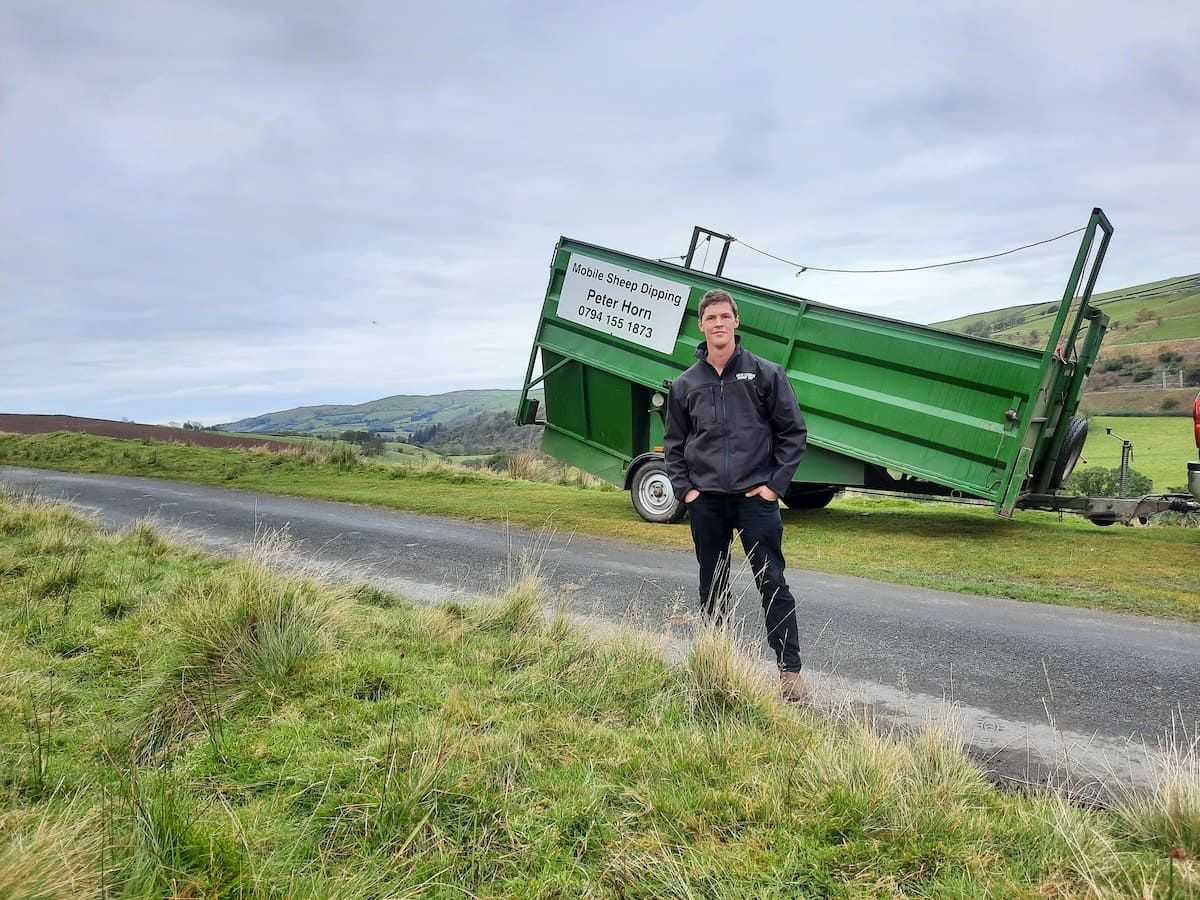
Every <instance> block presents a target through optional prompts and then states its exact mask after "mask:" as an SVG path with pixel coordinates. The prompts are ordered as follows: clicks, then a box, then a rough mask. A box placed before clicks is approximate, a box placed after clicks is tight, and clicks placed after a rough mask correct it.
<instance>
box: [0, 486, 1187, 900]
mask: <svg viewBox="0 0 1200 900" xmlns="http://www.w3.org/2000/svg"><path fill="white" fill-rule="evenodd" d="M279 549H280V547H279V545H278V544H276V543H273V542H272V540H270V539H268V540H267V541H266V542H264V544H262V545H261V546H260V548H259V552H258V553H257V556H256V559H254V560H251V561H247V560H241V561H233V560H228V559H220V560H219V559H214V558H211V557H208V556H205V555H202V554H199V553H196V552H194V551H191V550H188V549H186V548H182V547H178V546H175V545H172V544H169V543H167V542H165V541H164V540H163V539H162V538H161V537H160V536H158V535H157V534H156V533H155V532H154V531H153V530H152V529H151V528H150V527H149V526H147V525H145V524H142V525H139V526H137V527H134V528H132V529H130V530H128V531H125V532H123V533H117V534H103V533H100V532H99V531H98V530H97V529H96V527H95V526H94V525H92V524H91V523H89V522H87V521H85V520H84V519H82V518H81V517H79V516H77V515H75V514H73V513H71V512H69V511H67V510H65V509H63V508H56V507H50V506H39V505H36V504H29V503H26V502H21V501H18V500H15V499H13V498H11V497H0V573H2V574H3V576H4V577H3V578H0V658H2V659H3V676H2V677H0V897H13V898H16V897H22V898H26V897H62V898H66V897H71V898H99V897H168V896H169V897H231V898H232V897H310V896H319V897H354V898H375V897H380V898H382V897H464V898H465V897H512V896H541V897H571V898H575V897H609V896H611V897H647V898H650V897H653V898H662V897H679V898H690V897H755V898H759V897H798V896H806V897H808V896H812V897H816V896H820V897H864V896H878V897H896V896H921V897H934V896H937V897H968V896H970V897H981V896H995V897H1001V896H1003V897H1031V898H1032V897H1077V896H1085V895H1086V896H1097V897H1100V896H1104V897H1122V896H1126V897H1150V896H1174V897H1180V898H1182V897H1194V896H1198V895H1200V865H1198V864H1197V862H1196V859H1197V856H1198V855H1200V778H1197V774H1196V771H1195V766H1194V757H1191V756H1187V755H1186V750H1187V748H1184V747H1181V748H1179V753H1177V755H1176V757H1175V764H1174V765H1172V766H1169V767H1167V768H1166V769H1164V770H1163V772H1162V774H1161V778H1160V782H1159V784H1158V786H1157V787H1156V788H1155V790H1153V791H1152V792H1150V793H1148V794H1142V795H1136V796H1135V795H1132V794H1131V795H1128V796H1124V797H1119V798H1117V802H1116V804H1115V805H1114V806H1113V808H1112V809H1110V810H1108V811H1090V810H1086V809H1080V808H1076V807H1073V806H1072V805H1071V804H1069V803H1067V802H1066V801H1065V800H1063V799H1062V798H1061V797H1058V796H1056V795H1054V794H1052V793H1043V794H1037V795H1031V796H1030V795H1024V794H1016V793H1003V792H999V791H997V790H996V789H994V788H993V787H992V786H990V785H989V783H988V782H987V780H986V779H985V778H984V777H983V775H982V774H981V773H980V772H979V771H978V770H977V769H976V768H975V767H974V766H973V765H972V764H970V763H969V762H967V760H966V759H965V757H964V756H963V755H962V754H961V751H960V748H959V747H958V746H957V745H956V744H955V743H954V742H953V741H952V740H951V739H950V737H949V734H950V733H951V731H950V730H948V729H946V728H939V727H935V726H930V727H927V728H925V729H924V730H921V731H920V732H918V733H916V734H913V735H909V736H907V737H904V738H900V737H896V736H888V735H881V734H879V733H877V732H876V731H875V730H874V729H873V728H872V727H871V724H870V723H869V722H864V721H863V720H862V719H860V718H855V717H853V716H851V715H849V714H848V713H841V714H839V713H837V712H836V711H835V712H832V713H827V714H821V715H818V714H816V713H814V712H813V711H811V710H801V711H799V712H798V713H797V711H796V710H794V709H788V708H785V707H784V706H783V705H782V704H781V703H780V702H779V701H778V700H777V699H775V697H774V694H773V690H772V687H771V686H770V685H769V684H767V683H764V682H763V681H762V680H760V679H761V677H762V676H761V675H760V674H758V672H759V670H758V669H757V668H755V667H753V666H751V665H749V664H748V663H747V660H748V657H747V656H745V655H743V654H742V653H741V652H739V650H738V648H736V647H733V646H732V645H731V644H730V643H729V639H728V638H727V637H726V636H724V635H721V634H713V633H711V632H710V633H704V632H701V633H699V634H697V636H696V640H695V643H694V645H693V648H692V650H691V651H690V653H689V655H688V657H687V659H686V661H685V662H684V663H683V664H681V665H679V666H669V665H666V664H664V663H663V662H662V661H661V654H660V652H659V650H660V648H658V647H657V646H655V645H654V644H653V643H652V642H651V640H650V639H649V638H647V637H645V636H638V635H636V634H632V633H630V634H626V635H625V636H623V637H620V638H618V639H615V640H613V641H610V642H607V643H597V642H594V641H592V640H589V639H587V638H585V637H583V636H581V635H580V634H579V633H577V632H574V631H572V630H571V629H570V628H569V627H568V626H566V625H565V624H564V623H563V622H562V621H561V620H555V621H549V620H547V619H545V618H544V617H543V615H542V612H541V610H542V600H543V599H544V598H542V597H541V596H540V595H539V587H538V583H537V581H536V580H535V579H533V578H530V577H524V578H522V579H521V580H520V581H519V582H518V583H517V584H514V585H513V586H512V588H511V589H510V590H509V592H508V594H507V596H506V597H505V598H503V599H501V600H497V601H496V602H494V603H491V604H484V605H479V606H472V607H467V608H464V607H462V606H458V605H446V606H443V607H440V608H428V607H414V606H412V605H410V604H408V603H406V602H404V601H403V600H401V599H399V598H396V597H393V596H390V595H387V594H384V593H382V592H379V591H377V590H375V589H372V588H367V587H359V588H357V589H351V588H346V587H341V588H335V587H331V586H328V585H326V584H323V583H321V582H320V581H318V580H315V579H313V578H309V577H304V578H301V577H296V576H289V577H287V578H284V577H281V576H279V575H276V574H273V573H272V572H271V570H270V568H269V565H270V563H271V561H272V559H273V558H274V554H275V553H277V552H278V551H279ZM1189 767H1190V768H1189Z"/></svg>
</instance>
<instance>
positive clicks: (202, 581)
mask: <svg viewBox="0 0 1200 900" xmlns="http://www.w3.org/2000/svg"><path fill="white" fill-rule="evenodd" d="M284 546H285V542H284V541H283V540H282V539H281V538H280V537H279V536H278V535H270V534H268V535H265V536H263V538H261V539H260V541H259V542H258V544H257V545H256V549H255V551H254V553H253V555H252V558H251V559H250V560H248V561H238V562H235V563H234V564H233V565H231V566H229V567H228V568H226V569H225V570H224V571H222V572H221V573H220V574H219V575H217V576H215V577H214V576H207V577H190V578H189V577H185V578H182V579H180V580H179V581H178V582H177V583H176V584H175V585H174V586H173V588H172V590H171V591H170V592H169V594H168V597H167V605H168V606H169V607H170V608H172V609H173V610H174V612H173V614H172V616H171V618H170V620H169V622H168V623H167V630H168V633H169V634H170V635H171V638H172V640H171V645H170V650H169V655H170V656H171V661H170V664H169V665H168V667H167V670H166V672H165V673H164V674H163V676H162V678H161V679H160V680H159V682H158V683H157V685H156V686H155V687H154V689H153V691H152V692H151V693H152V697H153V700H152V701H151V703H150V705H149V708H148V710H147V712H146V714H145V716H144V717H143V721H142V723H141V725H140V727H139V729H138V732H137V734H136V736H135V745H136V747H137V751H138V755H139V756H140V757H141V758H143V759H145V758H152V757H154V756H155V755H157V754H160V753H162V752H164V751H167V750H169V749H171V747H172V746H173V744H174V742H175V741H176V740H178V739H179V738H180V737H181V736H182V735H184V734H186V733H187V731H188V730H189V729H190V728H191V727H192V726H193V725H194V724H196V723H202V724H204V725H205V727H206V728H208V729H209V730H210V732H211V730H212V729H213V728H215V727H217V723H218V722H219V721H220V720H222V719H224V718H225V717H226V716H227V715H228V714H229V712H230V710H231V709H232V708H234V707H235V706H237V705H238V704H239V703H241V702H243V701H244V700H245V699H246V698H247V697H248V696H250V695H252V694H259V695H262V696H266V697H272V696H274V695H276V694H278V693H280V692H284V691H286V690H287V688H288V685H289V682H290V681H291V679H293V678H294V677H295V676H296V675H297V674H298V672H299V671H300V669H301V668H302V667H304V666H305V665H307V664H309V663H311V662H313V661H314V660H315V659H316V658H318V657H319V656H320V655H321V654H322V653H325V652H327V651H328V650H330V649H331V648H332V647H333V646H334V644H335V642H336V640H337V636H338V634H339V630H340V628H341V626H342V625H343V624H344V622H345V618H346V610H347V606H346V602H345V598H344V597H343V596H342V595H340V594H339V593H337V592H335V591H334V590H333V589H331V588H329V587H328V586H325V585H321V584H319V583H318V582H316V581H315V580H313V579H311V578H303V577H290V578H284V577H281V576H280V575H279V574H277V573H276V572H274V571H273V570H272V569H271V568H270V567H269V562H270V561H271V560H273V559H275V558H277V557H278V555H279V554H280V553H281V552H283V549H282V548H283V547H284Z"/></svg>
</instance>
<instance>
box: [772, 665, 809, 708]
mask: <svg viewBox="0 0 1200 900" xmlns="http://www.w3.org/2000/svg"><path fill="white" fill-rule="evenodd" d="M779 693H780V695H782V697H783V699H784V700H786V701H787V702H788V703H801V702H803V701H804V700H805V699H807V697H808V688H806V687H805V686H804V678H803V677H802V676H801V675H800V673H799V672H780V673H779Z"/></svg>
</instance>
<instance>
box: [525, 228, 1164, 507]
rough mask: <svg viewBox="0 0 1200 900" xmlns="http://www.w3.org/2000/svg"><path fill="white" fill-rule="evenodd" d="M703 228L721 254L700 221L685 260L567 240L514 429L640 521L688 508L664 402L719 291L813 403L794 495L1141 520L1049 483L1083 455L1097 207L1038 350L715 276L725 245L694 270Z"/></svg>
mask: <svg viewBox="0 0 1200 900" xmlns="http://www.w3.org/2000/svg"><path fill="white" fill-rule="evenodd" d="M705 233H707V234H709V235H710V236H715V237H717V238H719V239H723V240H724V241H725V248H724V249H725V252H727V251H728V248H729V244H730V242H732V240H733V238H730V237H728V236H726V235H719V234H717V233H716V232H711V231H707V230H706V229H700V228H697V229H696V230H695V232H694V233H693V239H692V251H689V253H688V257H687V260H686V262H685V263H684V264H683V265H676V264H672V263H667V262H662V261H655V260H649V259H643V258H640V257H637V256H631V255H629V254H626V253H621V252H619V251H616V250H611V249H608V248H605V247H599V246H596V245H594V244H587V243H584V242H582V241H577V240H572V239H570V238H566V237H564V238H561V239H560V240H559V242H558V245H557V247H556V248H555V251H554V257H553V260H552V262H551V266H550V281H549V285H548V287H547V289H546V296H545V300H544V303H543V305H542V313H541V317H540V319H539V322H538V326H537V334H536V336H535V338H534V343H533V350H532V352H531V354H530V358H529V365H528V368H527V370H526V375H525V383H524V387H523V389H522V393H521V400H520V406H519V409H518V411H517V420H518V422H519V423H521V424H531V423H535V422H538V423H544V425H545V430H544V433H543V437H542V449H543V450H544V451H545V452H546V453H548V454H550V455H551V456H553V457H555V458H557V459H559V460H562V461H563V462H566V463H568V464H570V465H574V466H577V467H578V468H580V469H583V470H584V471H587V472H590V473H592V474H593V475H596V476H597V477H599V478H602V479H604V480H607V481H610V482H612V483H614V484H618V485H621V486H622V487H623V488H625V489H627V490H629V491H630V492H631V496H632V500H633V505H634V507H635V509H636V510H637V511H638V513H639V514H641V515H642V517H643V518H645V519H647V520H650V521H658V522H670V521H675V520H677V519H679V518H681V517H682V515H683V514H684V509H683V507H682V504H680V503H679V502H678V501H677V500H676V499H675V497H674V496H673V494H672V491H671V487H670V484H669V482H668V480H667V477H666V466H665V463H664V460H663V452H662V444H663V425H664V406H665V399H666V392H667V390H668V389H669V388H670V385H671V382H672V381H673V380H674V379H675V378H676V377H678V376H679V375H680V374H681V373H682V372H683V371H684V370H685V369H687V368H688V367H689V366H690V365H692V363H693V362H694V361H695V356H694V353H695V349H696V345H697V344H698V343H699V342H700V341H701V340H703V338H702V336H701V334H700V331H699V327H698V319H697V314H696V308H697V304H698V303H699V301H700V298H701V297H702V296H703V294H704V293H705V292H706V291H708V290H711V289H713V288H722V289H724V290H726V291H728V292H729V293H730V294H731V295H732V296H733V297H734V298H735V299H736V301H737V303H738V307H739V311H740V318H741V326H740V329H739V332H740V333H741V334H742V336H743V340H744V341H745V344H746V346H747V347H748V348H749V349H750V350H752V351H753V352H754V353H755V354H757V355H759V356H761V357H763V358H765V359H768V360H771V361H772V362H775V363H777V364H778V365H780V366H782V367H783V369H784V371H785V372H786V373H787V376H788V378H789V380H790V381H791V383H792V386H793V387H794V388H795V391H796V398H797V399H798V400H799V402H800V407H801V409H802V410H803V411H804V416H805V420H806V421H807V424H808V430H809V431H808V440H809V446H808V452H807V453H806V455H805V457H804V460H803V462H801V464H800V467H799V469H797V471H796V475H795V479H794V481H793V483H792V486H791V488H790V489H789V491H788V493H787V494H786V495H785V496H784V502H785V503H787V504H788V505H789V506H792V507H807V508H814V507H820V506H824V505H825V504H827V503H829V501H830V500H831V499H832V498H833V497H834V495H835V494H836V493H837V492H838V491H840V490H843V489H845V488H862V489H869V490H886V491H897V492H902V493H904V494H909V495H912V494H918V495H940V496H950V497H971V498H978V499H981V500H986V501H989V502H990V503H991V504H992V506H993V508H994V509H995V511H996V512H997V513H998V514H999V515H1001V516H1005V517H1010V516H1011V515H1012V513H1013V510H1014V509H1017V508H1044V509H1073V510H1075V511H1078V512H1081V513H1083V514H1085V515H1088V516H1089V517H1090V518H1093V520H1094V521H1097V522H1098V523H1099V524H1110V523H1111V522H1113V521H1128V520H1129V518H1131V517H1132V516H1133V515H1135V514H1145V513H1146V510H1145V509H1144V508H1142V509H1133V508H1126V507H1120V508H1117V509H1115V510H1114V508H1113V507H1112V506H1111V505H1110V506H1109V507H1095V508H1092V507H1087V506H1083V507H1080V506H1079V504H1078V503H1077V502H1075V501H1078V500H1081V499H1086V498H1066V497H1063V496H1061V495H1058V494H1056V493H1055V492H1056V491H1057V490H1058V489H1059V488H1060V487H1061V486H1062V484H1063V482H1064V481H1065V480H1066V478H1067V477H1068V476H1069V475H1070V473H1071V469H1072V468H1073V466H1074V465H1075V462H1076V461H1077V460H1078V458H1079V454H1080V452H1081V450H1082V448H1083V442H1084V439H1085V438H1086V435H1087V423H1086V422H1085V421H1084V420H1083V419H1080V418H1077V417H1075V415H1074V414H1075V411H1076V408H1077V406H1078V404H1079V395H1080V392H1081V390H1082V389H1083V384H1084V380H1085V379H1086V377H1087V375H1088V372H1089V371H1090V370H1091V367H1092V364H1093V363H1094V362H1095V359H1096V355H1097V353H1098V352H1099V350H1100V344H1101V341H1102V340H1103V338H1104V334H1105V331H1106V329H1107V326H1108V317H1107V316H1106V315H1104V313H1103V312H1101V311H1100V310H1099V309H1097V308H1096V307H1095V306H1093V305H1092V304H1091V302H1090V301H1091V296H1092V290H1093V288H1094V286H1095V284H1096V277H1097V275H1098V274H1099V271H1100V266H1101V264H1102V262H1103V259H1104V254H1105V251H1106V249H1107V247H1108V243H1109V240H1110V238H1111V236H1112V226H1111V225H1110V224H1109V222H1108V219H1107V218H1106V217H1105V215H1104V213H1103V211H1101V210H1100V209H1096V210H1093V212H1092V215H1091V218H1090V219H1089V221H1088V224H1087V227H1086V229H1084V235H1083V240H1082V243H1081V245H1080V248H1079V253H1078V255H1077V257H1076V260H1075V265H1074V267H1073V269H1072V271H1071V274H1070V277H1069V278H1068V280H1067V286H1066V290H1065V291H1064V293H1063V298H1062V302H1061V304H1060V306H1059V310H1058V315H1057V317H1056V319H1055V321H1054V326H1053V328H1052V329H1051V330H1050V333H1049V336H1048V338H1047V341H1046V346H1045V347H1044V348H1042V349H1034V348H1029V347H1022V346H1016V345H1013V344H1007V343H1002V342H999V341H994V340H988V339H985V338H979V337H973V336H971V335H965V334H958V333H954V332H949V331H943V330H941V329H938V328H931V327H928V326H923V325H914V324H911V323H908V322H901V321H897V320H894V319H888V318H883V317H880V316H874V315H868V314H866V313H860V312H853V311H849V310H845V309H838V308H836V307H832V306H827V305H824V304H821V303H816V302H813V301H811V300H808V299H805V298H803V297H796V296H790V295H788V294H783V293H779V292H777V291H771V290H767V289H765V288H761V287H756V286H754V285H750V284H744V283H741V282H738V281H734V280H731V279H729V278H725V277H723V276H722V274H721V272H722V270H723V267H724V260H725V252H723V253H722V257H721V263H720V264H719V265H718V267H717V274H709V273H706V272H704V271H701V270H699V269H696V268H693V267H692V266H691V261H692V257H693V255H694V250H695V247H696V244H697V239H698V238H699V237H700V236H701V235H702V234H705ZM539 361H540V369H541V373H540V375H538V376H537V377H534V372H535V370H536V369H537V368H538V363H539ZM538 385H541V386H542V388H543V393H544V399H543V401H541V403H539V401H538V400H537V399H534V398H533V397H531V396H530V391H531V389H533V388H535V387H536V386H538ZM541 413H544V415H541ZM1154 511H1158V510H1157V509H1155V510H1154Z"/></svg>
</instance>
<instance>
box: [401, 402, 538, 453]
mask: <svg viewBox="0 0 1200 900" xmlns="http://www.w3.org/2000/svg"><path fill="white" fill-rule="evenodd" d="M541 439H542V426H541V425H517V424H516V422H514V421H513V414H512V413H511V412H509V411H507V410H506V411H504V412H496V413H483V414H481V415H478V416H475V417H474V418H471V419H468V420H467V421H466V422H463V423H461V424H459V425H452V426H449V427H445V426H442V425H437V424H435V425H432V426H428V427H427V428H422V429H420V430H419V431H417V432H415V433H414V434H413V436H412V437H411V438H410V442H411V443H413V444H417V445H419V446H421V447H424V448H425V449H426V450H433V451H434V452H436V453H440V454H442V455H443V456H473V455H479V454H484V453H495V452H496V451H497V450H526V449H530V448H536V447H538V446H539V445H540V444H541Z"/></svg>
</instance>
